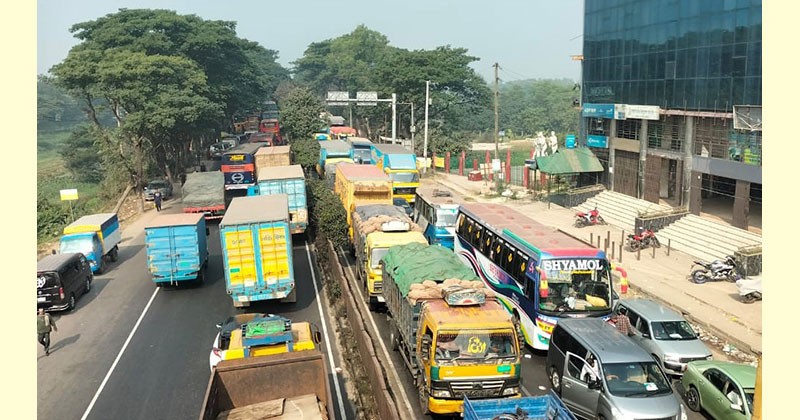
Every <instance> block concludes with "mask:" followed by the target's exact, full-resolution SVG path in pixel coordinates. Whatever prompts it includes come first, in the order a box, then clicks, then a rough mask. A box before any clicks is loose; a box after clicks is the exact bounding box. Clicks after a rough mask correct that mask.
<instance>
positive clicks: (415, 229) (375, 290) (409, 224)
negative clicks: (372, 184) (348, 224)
mask: <svg viewBox="0 0 800 420" xmlns="http://www.w3.org/2000/svg"><path fill="white" fill-rule="evenodd" d="M352 218H353V254H354V255H355V257H356V273H357V275H358V279H359V280H360V281H361V282H362V283H363V284H364V290H365V291H366V292H367V303H369V309H370V310H372V311H374V310H377V309H378V306H379V305H380V304H382V303H384V301H383V296H382V295H381V288H382V286H381V285H382V284H383V279H382V275H381V267H380V263H381V258H383V256H384V255H386V253H387V252H389V248H391V247H393V246H395V245H404V244H408V243H412V242H416V243H419V244H427V243H428V242H427V240H426V239H425V236H424V235H423V234H422V229H420V228H419V226H417V224H416V223H414V222H413V221H411V219H410V218H409V217H408V216H407V215H406V213H405V212H404V211H403V210H402V209H400V208H398V207H395V206H393V205H388V204H364V205H360V206H356V210H355V212H353V215H352Z"/></svg>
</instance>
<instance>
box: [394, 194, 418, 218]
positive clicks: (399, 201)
mask: <svg viewBox="0 0 800 420" xmlns="http://www.w3.org/2000/svg"><path fill="white" fill-rule="evenodd" d="M392 201H393V202H394V205H395V206H397V207H400V208H402V209H403V211H404V212H406V214H407V215H408V217H411V215H412V214H414V208H413V207H411V204H409V203H408V200H406V199H405V198H402V197H395V198H393V199H392Z"/></svg>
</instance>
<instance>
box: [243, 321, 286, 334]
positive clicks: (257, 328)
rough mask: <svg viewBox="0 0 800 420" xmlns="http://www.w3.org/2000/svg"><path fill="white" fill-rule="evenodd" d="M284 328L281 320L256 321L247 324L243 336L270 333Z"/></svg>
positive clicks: (275, 332)
mask: <svg viewBox="0 0 800 420" xmlns="http://www.w3.org/2000/svg"><path fill="white" fill-rule="evenodd" d="M283 329H284V323H283V321H256V322H250V323H248V324H247V328H246V330H245V333H244V335H245V337H254V336H259V335H272V334H279V333H282V332H283Z"/></svg>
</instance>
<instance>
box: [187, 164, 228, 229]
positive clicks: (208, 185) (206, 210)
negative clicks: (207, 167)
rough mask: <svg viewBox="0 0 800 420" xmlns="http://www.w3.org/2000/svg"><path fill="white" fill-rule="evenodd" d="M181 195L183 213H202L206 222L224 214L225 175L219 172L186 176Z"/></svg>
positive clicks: (217, 218) (193, 173) (196, 173)
mask: <svg viewBox="0 0 800 420" xmlns="http://www.w3.org/2000/svg"><path fill="white" fill-rule="evenodd" d="M181 194H182V197H181V201H182V203H183V212H184V213H202V214H203V217H205V219H206V220H207V221H210V220H219V219H222V216H223V215H224V214H225V175H224V174H223V173H222V172H220V171H214V172H192V173H190V174H186V182H185V183H184V184H183V188H182V189H181Z"/></svg>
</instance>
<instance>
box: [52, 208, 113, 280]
mask: <svg viewBox="0 0 800 420" xmlns="http://www.w3.org/2000/svg"><path fill="white" fill-rule="evenodd" d="M120 240H122V233H121V232H120V229H119V218H118V217H117V214H116V213H99V214H89V215H86V216H83V217H81V218H80V219H78V220H76V221H74V222H72V223H70V224H69V225H68V226H67V227H65V228H64V236H62V237H61V240H60V242H59V252H60V253H62V254H68V253H71V252H80V253H82V254H83V255H84V256H86V259H87V260H89V266H90V267H91V268H92V273H96V274H102V273H103V272H104V271H105V270H106V260H111V261H112V262H115V261H117V258H118V257H119V256H118V253H119V242H120Z"/></svg>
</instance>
